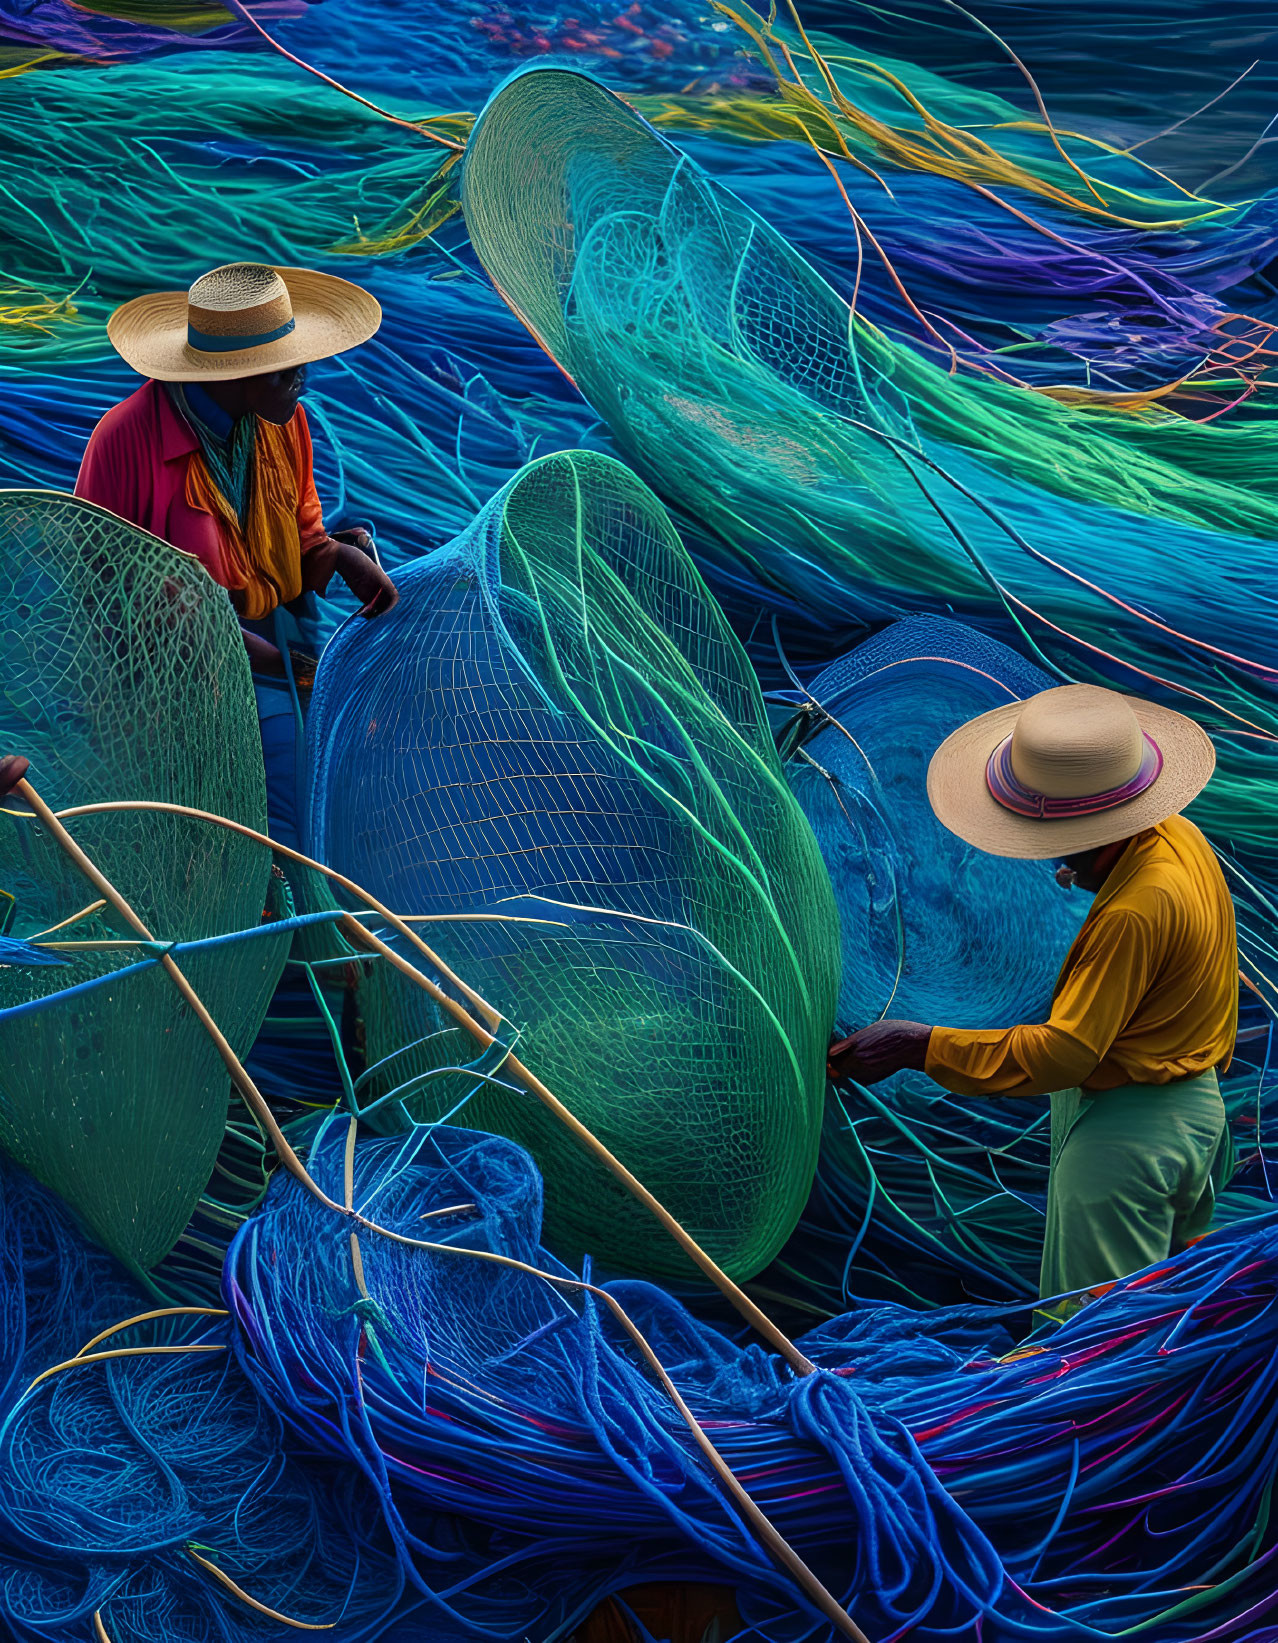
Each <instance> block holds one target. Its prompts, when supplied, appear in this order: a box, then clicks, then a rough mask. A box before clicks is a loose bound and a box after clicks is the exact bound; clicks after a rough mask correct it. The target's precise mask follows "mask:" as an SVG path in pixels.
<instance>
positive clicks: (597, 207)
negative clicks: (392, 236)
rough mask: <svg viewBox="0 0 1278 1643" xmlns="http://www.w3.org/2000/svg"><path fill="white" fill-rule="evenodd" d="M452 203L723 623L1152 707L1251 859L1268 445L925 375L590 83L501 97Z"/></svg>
mask: <svg viewBox="0 0 1278 1643" xmlns="http://www.w3.org/2000/svg"><path fill="white" fill-rule="evenodd" d="M462 199H463V205H464V209H465V215H466V222H467V226H468V228H469V231H470V236H471V241H472V244H473V246H474V248H475V250H476V252H477V254H478V255H479V257H480V259H481V261H482V262H483V264H484V266H485V268H486V269H487V271H488V273H489V275H490V277H491V278H492V280H493V282H494V284H495V285H496V287H497V289H498V290H499V291H500V292H501V294H502V295H503V296H504V297H505V299H506V301H507V302H508V303H509V304H510V306H511V307H512V309H513V310H514V311H515V312H516V313H517V314H518V315H519V316H520V317H521V318H522V319H523V320H524V322H525V324H526V325H527V326H528V327H529V329H530V330H531V331H532V332H533V334H534V335H535V336H536V337H537V338H538V339H539V340H540V341H541V342H542V344H543V346H544V347H545V348H546V349H547V350H548V351H549V352H550V353H551V355H552V356H553V357H554V358H555V359H556V360H557V361H558V362H559V363H560V364H561V365H562V366H563V368H564V369H565V370H566V371H567V372H568V373H569V374H570V375H571V377H572V378H573V380H574V381H575V382H576V383H577V384H578V386H579V387H580V388H581V390H582V392H583V393H584V394H585V395H586V397H587V399H589V401H590V402H591V404H592V405H593V406H594V407H595V409H596V410H597V411H598V412H599V414H600V415H601V417H602V418H603V419H604V420H605V422H606V423H607V425H608V428H609V429H610V431H611V433H612V435H613V437H614V438H615V440H616V441H617V444H618V446H619V448H620V449H621V450H622V452H623V453H624V454H625V455H626V457H627V458H628V459H629V460H630V461H632V462H633V463H634V464H635V466H636V467H637V469H638V471H639V472H640V473H641V474H643V476H644V477H645V478H647V479H648V480H649V482H650V483H652V484H653V486H654V488H655V489H657V491H658V492H659V493H660V494H661V495H662V496H663V497H665V498H667V499H669V500H670V501H671V502H672V503H673V504H674V505H675V506H676V507H677V508H678V510H679V511H680V514H681V515H682V516H686V517H687V518H689V519H690V520H693V521H695V522H696V526H697V531H698V535H697V546H698V552H699V555H700V557H701V561H702V563H704V564H705V565H706V567H707V574H708V576H709V577H710V580H711V584H712V586H713V587H714V589H715V591H716V593H717V594H719V596H720V597H721V599H723V600H724V601H725V606H726V608H729V610H730V613H731V614H733V616H734V620H737V621H739V622H740V623H742V624H745V625H747V626H748V624H749V623H750V622H751V621H752V620H754V619H757V617H758V615H759V614H760V613H768V612H771V611H777V610H780V611H782V612H784V613H785V614H786V616H787V619H790V620H793V621H794V622H798V623H801V624H804V625H805V629H806V633H807V636H808V638H807V642H808V643H810V644H811V645H813V646H817V645H819V643H820V639H821V636H822V635H823V634H824V635H828V634H829V632H830V630H831V628H832V627H837V626H839V625H840V624H847V623H849V622H855V621H862V622H864V621H866V620H869V619H877V618H882V617H884V616H893V615H900V614H902V613H904V612H907V611H911V610H932V611H936V610H942V609H948V610H950V611H952V612H953V613H955V614H957V615H959V616H964V617H967V618H969V619H971V620H974V621H977V622H978V623H979V624H980V625H982V626H983V627H987V628H991V629H992V630H994V631H998V632H1000V633H1002V634H1003V635H1005V636H1009V637H1016V636H1019V637H1020V639H1021V642H1023V643H1026V644H1027V645H1028V646H1030V647H1036V648H1037V650H1038V651H1039V653H1040V654H1042V655H1047V656H1050V657H1051V658H1052V660H1053V663H1054V665H1057V666H1061V667H1063V668H1064V669H1065V670H1066V671H1068V672H1069V673H1071V674H1074V675H1078V676H1088V677H1091V676H1096V677H1100V678H1103V679H1104V680H1106V681H1107V682H1110V683H1117V684H1118V685H1119V686H1120V687H1121V688H1124V689H1129V690H1135V691H1137V692H1139V693H1149V694H1159V693H1160V692H1164V693H1165V694H1166V699H1168V700H1171V701H1173V702H1174V704H1175V705H1177V706H1179V707H1182V708H1188V709H1190V710H1191V711H1193V712H1194V713H1195V714H1197V715H1199V716H1200V717H1202V718H1203V720H1204V722H1205V723H1206V724H1207V725H1208V727H1209V728H1210V729H1211V730H1212V731H1213V733H1214V734H1215V736H1216V739H1217V743H1218V746H1219V749H1220V754H1221V775H1220V777H1219V778H1218V780H1217V781H1216V782H1215V783H1214V784H1213V786H1212V787H1211V788H1210V789H1209V790H1208V792H1207V793H1206V795H1205V796H1204V797H1203V799H1202V800H1201V801H1200V803H1199V806H1198V808H1197V810H1196V812H1195V814H1196V815H1197V816H1198V817H1200V818H1201V819H1202V821H1203V823H1204V825H1205V826H1207V827H1208V828H1209V829H1212V830H1214V831H1215V832H1217V833H1218V834H1219V836H1220V837H1221V838H1222V839H1229V840H1231V841H1232V843H1233V844H1234V846H1235V847H1236V848H1237V849H1238V850H1239V851H1242V852H1249V853H1250V856H1251V859H1252V860H1258V859H1265V858H1267V857H1268V855H1269V854H1270V853H1271V852H1272V849H1273V843H1274V835H1273V818H1272V806H1271V804H1270V800H1269V786H1268V784H1269V780H1270V777H1271V773H1272V767H1273V754H1272V747H1273V738H1274V734H1275V731H1276V730H1278V713H1276V711H1275V709H1276V706H1278V697H1276V696H1275V689H1274V686H1275V679H1276V678H1278V671H1276V665H1278V657H1276V656H1275V652H1274V647H1273V618H1274V607H1273V601H1272V596H1271V594H1270V593H1269V592H1267V591H1266V590H1267V588H1268V585H1269V580H1270V579H1269V576H1268V572H1267V570H1266V566H1267V565H1268V564H1269V562H1270V560H1271V559H1272V541H1273V539H1274V537H1275V535H1278V491H1276V490H1275V484H1274V477H1273V476H1274V472H1275V467H1274V463H1273V454H1274V435H1273V429H1272V424H1271V423H1268V422H1264V421H1257V422H1253V423H1248V424H1243V425H1232V426H1228V427H1226V426H1225V425H1223V424H1216V423H1212V424H1206V425H1204V424H1200V423H1195V422H1191V421H1189V420H1187V419H1185V418H1183V417H1179V416H1175V415H1172V414H1170V413H1168V412H1166V411H1164V410H1162V409H1160V408H1159V406H1158V405H1156V404H1147V405H1145V406H1144V407H1143V408H1137V409H1136V410H1135V411H1133V410H1123V409H1121V408H1120V407H1116V406H1113V405H1110V404H1108V403H1106V402H1105V401H1103V400H1101V399H1096V398H1093V399H1090V400H1089V399H1087V397H1086V396H1085V395H1079V394H1077V393H1074V394H1071V395H1067V396H1066V398H1065V400H1064V401H1063V400H1061V399H1058V398H1056V397H1053V396H1052V395H1050V394H1046V393H1037V392H1031V391H1029V390H1027V389H1025V388H1023V387H1021V386H1019V385H1017V384H1014V383H1011V384H1009V383H1008V382H1007V381H1006V380H1001V379H1000V378H999V376H998V373H997V372H996V371H994V370H993V368H991V369H990V370H989V371H988V372H987V373H986V374H984V375H982V374H979V373H977V374H972V373H971V372H966V371H960V370H957V369H949V368H947V366H946V365H945V364H936V363H932V362H931V361H928V360H924V359H921V358H920V357H918V356H917V355H916V354H914V353H913V352H911V351H910V350H908V349H906V348H903V347H901V346H899V345H898V344H896V343H895V342H894V341H893V340H892V339H891V338H890V337H889V336H888V335H886V334H885V333H884V332H883V331H881V330H879V329H877V328H876V327H875V326H873V325H871V324H868V323H867V322H865V321H864V320H862V319H860V318H859V317H858V316H857V314H856V313H855V311H854V310H853V309H852V308H851V307H849V305H848V303H847V302H845V301H844V300H843V299H842V298H841V297H840V296H838V295H837V294H836V292H835V291H834V290H833V288H832V287H831V286H830V285H829V284H828V283H827V282H826V281H825V279H823V278H822V277H821V276H820V275H819V274H818V273H817V272H816V271H815V270H814V269H813V267H812V266H811V264H810V263H808V262H807V261H805V259H804V258H803V257H802V256H800V255H799V254H798V253H797V252H796V251H795V250H794V249H793V248H792V247H791V246H790V245H789V244H788V243H787V241H786V240H785V239H784V238H783V237H782V235H781V234H780V233H778V232H777V231H776V229H774V228H772V227H770V226H769V225H768V224H767V223H765V222H764V221H763V220H762V219H761V218H760V217H758V216H757V215H756V214H755V213H754V212H752V211H751V210H749V209H748V208H747V207H745V206H744V205H742V204H741V203H740V201H738V200H737V199H736V198H735V197H734V196H733V195H732V194H731V193H729V192H728V191H727V190H726V189H725V188H723V187H722V186H721V185H719V184H718V183H716V182H715V181H714V180H713V179H712V178H710V177H709V176H707V175H706V174H705V173H704V172H702V171H701V170H700V168H699V167H698V166H697V165H696V164H695V163H694V162H693V161H692V160H690V159H689V157H688V156H687V155H686V154H684V153H682V152H681V151H680V150H679V149H678V148H677V147H675V146H674V145H673V144H672V143H671V142H669V141H668V139H666V138H665V137H664V136H662V135H661V133H659V132H658V131H657V130H655V129H654V128H653V127H652V126H649V125H648V124H646V122H645V121H644V120H642V119H641V118H640V117H639V116H638V115H637V114H636V113H635V112H634V111H633V110H632V109H630V108H629V107H627V105H626V104H624V103H623V102H622V101H621V100H620V99H618V98H617V97H615V96H614V95H613V94H612V93H610V92H609V91H607V90H606V89H605V88H604V87H603V86H601V85H599V84H597V83H596V82H594V81H593V80H591V79H590V78H589V77H587V76H584V75H581V74H577V73H572V72H569V71H566V70H562V69H559V68H554V67H547V68H539V69H534V70H529V71H526V72H524V73H523V74H521V75H518V76H516V77H515V78H514V79H512V80H511V81H509V82H508V83H507V84H506V85H505V86H504V87H503V88H502V89H501V90H499V91H498V92H497V93H496V94H495V95H494V97H493V98H492V99H491V100H490V102H489V103H488V105H487V107H486V109H485V110H484V113H483V114H482V115H481V117H480V120H479V122H478V124H477V125H476V128H475V131H474V134H473V136H472V138H471V141H470V144H469V146H468V149H467V154H466V159H465V163H464V171H463V179H462ZM867 255H868V252H867ZM826 654H828V650H827V651H826Z"/></svg>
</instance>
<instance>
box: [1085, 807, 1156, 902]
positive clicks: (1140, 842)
mask: <svg viewBox="0 0 1278 1643" xmlns="http://www.w3.org/2000/svg"><path fill="white" fill-rule="evenodd" d="M1161 839H1162V833H1161V831H1160V829H1159V828H1157V827H1147V828H1146V829H1145V830H1144V832H1142V833H1137V834H1136V835H1135V836H1134V837H1133V838H1132V839H1131V840H1130V841H1129V843H1128V845H1127V848H1126V850H1124V851H1123V853H1122V855H1121V856H1120V857H1119V858H1118V860H1117V861H1116V862H1115V863H1114V865H1113V867H1112V868H1111V869H1110V873H1109V877H1108V878H1107V879H1106V880H1105V882H1104V884H1102V885H1101V887H1100V889H1099V890H1098V891H1097V892H1096V899H1095V901H1093V903H1092V911H1093V912H1095V911H1096V909H1097V908H1099V907H1103V906H1104V905H1105V904H1106V902H1109V901H1112V900H1113V899H1114V897H1115V896H1116V895H1117V894H1118V892H1119V891H1120V890H1121V889H1122V888H1123V886H1124V885H1125V884H1128V883H1130V882H1131V880H1132V879H1133V878H1134V877H1135V876H1136V874H1137V873H1138V872H1139V871H1140V869H1141V868H1142V867H1143V866H1144V865H1145V863H1146V862H1147V861H1148V860H1149V858H1150V856H1151V855H1153V854H1154V852H1155V850H1156V849H1157V847H1158V845H1159V843H1160V842H1161Z"/></svg>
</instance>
